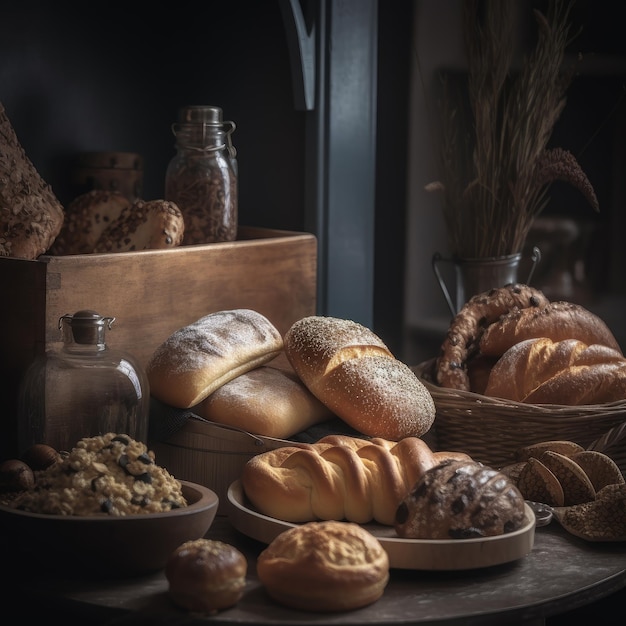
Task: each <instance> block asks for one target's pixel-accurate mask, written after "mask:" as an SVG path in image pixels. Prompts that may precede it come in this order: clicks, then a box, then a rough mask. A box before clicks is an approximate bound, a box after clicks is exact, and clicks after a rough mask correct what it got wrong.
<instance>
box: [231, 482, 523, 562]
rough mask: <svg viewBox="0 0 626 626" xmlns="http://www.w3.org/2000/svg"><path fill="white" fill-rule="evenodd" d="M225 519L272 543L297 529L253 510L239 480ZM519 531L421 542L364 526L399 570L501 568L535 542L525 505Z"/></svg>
mask: <svg viewBox="0 0 626 626" xmlns="http://www.w3.org/2000/svg"><path fill="white" fill-rule="evenodd" d="M227 498H228V518H229V521H230V522H231V524H232V525H233V526H234V527H235V528H236V529H237V530H238V531H239V532H241V533H243V534H244V535H246V536H248V537H251V538H252V539H256V540H257V541H261V542H263V543H268V544H269V543H271V541H272V540H273V539H274V538H275V537H277V536H278V535H279V534H280V533H282V532H283V531H285V530H287V529H289V528H292V527H294V526H297V524H294V523H291V522H284V521H282V520H278V519H274V518H272V517H268V516H267V515H263V514H262V513H258V512H257V511H255V510H254V508H253V507H252V505H251V504H250V502H249V501H248V499H247V498H246V496H245V494H244V491H243V487H242V485H241V481H240V480H236V481H234V482H233V483H232V484H231V485H230V487H229V488H228V493H227ZM524 506H525V508H526V518H525V523H524V525H523V527H522V528H520V529H519V530H516V531H515V532H512V533H508V534H506V535H499V536H497V537H486V538H478V539H453V540H423V539H402V538H400V537H398V536H397V535H396V532H395V530H394V528H393V527H391V526H383V525H381V524H363V528H365V529H366V530H368V531H369V532H371V533H372V535H374V536H375V537H376V538H378V540H379V541H380V543H381V545H382V546H383V548H384V549H385V550H386V552H387V554H388V556H389V565H390V567H392V568H398V569H415V570H465V569H475V568H483V567H490V566H492V565H501V564H502V563H508V562H510V561H515V560H517V559H521V558H523V557H525V556H527V555H528V554H529V553H530V551H531V550H532V548H533V545H534V541H535V514H534V513H533V511H532V509H531V508H530V507H529V506H528V505H527V504H525V505H524Z"/></svg>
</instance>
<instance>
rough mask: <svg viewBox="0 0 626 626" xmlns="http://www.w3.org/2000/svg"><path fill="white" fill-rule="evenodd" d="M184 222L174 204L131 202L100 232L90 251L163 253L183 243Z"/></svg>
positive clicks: (157, 201)
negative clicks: (148, 251)
mask: <svg viewBox="0 0 626 626" xmlns="http://www.w3.org/2000/svg"><path fill="white" fill-rule="evenodd" d="M184 232H185V222H184V220H183V214H182V213H181V211H180V209H179V208H178V206H177V205H176V204H175V203H174V202H169V201H167V200H150V201H148V202H146V201H144V200H135V202H133V203H132V204H131V205H130V206H127V207H124V208H123V209H122V211H121V213H120V215H119V217H118V218H117V219H116V220H114V221H113V222H111V224H109V226H108V227H107V228H106V229H105V230H104V231H103V232H102V234H101V235H100V237H99V238H98V241H97V242H96V245H95V247H94V252H134V251H136V250H164V249H167V248H175V247H176V246H179V245H181V244H182V242H183V235H184Z"/></svg>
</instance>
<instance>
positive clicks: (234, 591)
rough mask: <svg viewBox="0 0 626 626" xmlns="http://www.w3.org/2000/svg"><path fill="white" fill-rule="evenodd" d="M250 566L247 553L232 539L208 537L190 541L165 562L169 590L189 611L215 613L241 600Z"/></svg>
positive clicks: (175, 599) (172, 596) (178, 602)
mask: <svg viewBox="0 0 626 626" xmlns="http://www.w3.org/2000/svg"><path fill="white" fill-rule="evenodd" d="M247 570H248V561H247V559H246V557H245V556H244V555H243V553H241V552H240V551H239V550H237V548H235V547H234V546H232V545H230V544H228V543H224V542H222V541H216V540H211V539H204V538H202V539H194V540H191V541H186V542H185V543H183V544H181V545H180V546H179V547H178V548H176V550H174V552H172V554H171V555H170V557H169V559H168V561H167V563H166V565H165V576H166V578H167V580H168V583H169V587H168V593H169V595H170V597H171V598H172V600H173V601H174V603H175V604H177V605H178V606H180V607H182V608H184V609H187V610H188V611H194V612H198V613H205V614H209V615H210V614H214V613H217V612H218V611H221V610H223V609H227V608H229V607H231V606H234V605H235V604H237V602H238V601H239V600H240V598H241V597H242V595H243V592H244V589H245V586H246V574H247Z"/></svg>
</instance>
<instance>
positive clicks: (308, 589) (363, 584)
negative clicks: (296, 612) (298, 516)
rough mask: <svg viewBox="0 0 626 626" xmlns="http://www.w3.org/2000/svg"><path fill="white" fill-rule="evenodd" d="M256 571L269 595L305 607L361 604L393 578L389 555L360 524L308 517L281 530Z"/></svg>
mask: <svg viewBox="0 0 626 626" xmlns="http://www.w3.org/2000/svg"><path fill="white" fill-rule="evenodd" d="M257 574H258V576H259V580H260V582H261V584H262V585H263V586H264V587H265V589H266V591H267V593H268V594H269V596H270V597H271V598H273V599H274V600H276V601H277V602H279V603H280V604H284V605H285V606H288V607H292V608H296V609H300V610H303V611H315V612H328V611H348V610H354V609H358V608H360V607H363V606H367V605H369V604H372V603H373V602H376V601H377V600H378V599H379V598H380V597H381V596H382V595H383V593H384V590H385V587H386V586H387V583H388V581H389V557H388V556H387V552H385V550H384V548H383V547H382V545H381V543H380V541H379V540H378V539H376V537H374V535H372V534H371V533H369V532H367V531H366V530H365V529H364V528H362V527H361V526H358V525H357V524H351V523H348V522H336V521H325V522H309V523H308V524H303V525H302V526H296V527H294V528H290V529H289V530H286V531H285V532H283V533H281V534H280V535H278V536H277V537H276V538H275V539H274V540H273V541H272V542H271V543H270V544H269V545H268V546H267V548H265V550H263V551H262V552H261V554H259V558H258V560H257Z"/></svg>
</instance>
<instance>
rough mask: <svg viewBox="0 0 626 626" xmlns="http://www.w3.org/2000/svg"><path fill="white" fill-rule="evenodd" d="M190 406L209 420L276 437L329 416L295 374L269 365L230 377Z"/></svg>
mask: <svg viewBox="0 0 626 626" xmlns="http://www.w3.org/2000/svg"><path fill="white" fill-rule="evenodd" d="M192 410H193V412H194V413H195V414H196V415H199V416H200V417H203V418H204V419H207V420H210V421H212V422H216V423H218V424H223V425H225V426H232V427H234V428H240V429H242V430H245V431H248V432H250V433H254V434H256V435H262V436H264V437H277V438H278V439H289V438H290V437H292V436H293V435H295V434H297V433H299V432H302V431H303V430H306V429H307V428H309V427H311V426H313V425H314V424H319V423H320V422H324V421H326V420H329V419H330V418H332V417H333V413H332V412H331V410H330V409H329V408H328V407H327V406H326V405H325V404H323V403H322V402H320V401H319V400H318V399H317V398H316V397H315V396H314V395H313V394H312V393H311V392H310V391H309V390H308V389H307V388H306V386H305V385H304V384H303V383H302V381H301V380H300V379H299V378H298V377H297V376H296V374H294V373H293V372H291V371H288V370H282V369H278V368H276V367H272V366H269V365H262V366H260V367H257V368H255V369H253V370H250V371H249V372H246V373H244V374H241V375H239V376H237V378H233V380H231V381H229V382H227V383H226V384H224V385H222V386H221V387H220V388H219V389H216V390H215V391H214V392H213V393H212V394H211V395H210V396H208V397H207V398H206V399H205V400H203V401H202V402H201V403H200V404H198V405H197V406H195V407H193V408H192Z"/></svg>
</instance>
